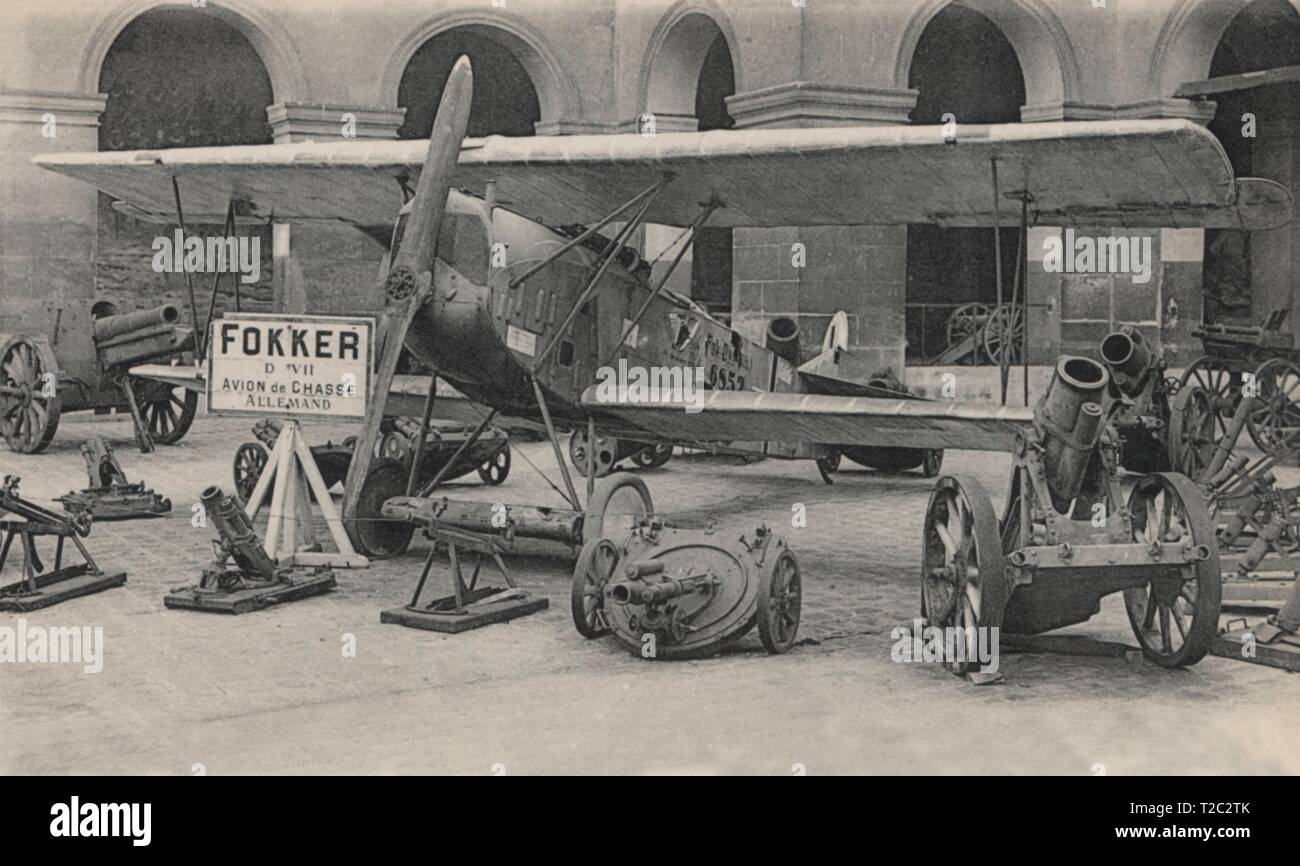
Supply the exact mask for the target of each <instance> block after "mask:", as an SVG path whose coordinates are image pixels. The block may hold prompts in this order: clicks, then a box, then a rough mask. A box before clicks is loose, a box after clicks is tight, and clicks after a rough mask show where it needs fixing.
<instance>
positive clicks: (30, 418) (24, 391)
mask: <svg viewBox="0 0 1300 866" xmlns="http://www.w3.org/2000/svg"><path fill="white" fill-rule="evenodd" d="M33 320H35V321H40V320H45V321H47V322H49V324H50V331H49V333H48V335H47V334H45V333H38V332H34V331H26V330H23V331H20V332H18V333H13V334H11V335H8V336H7V339H3V340H0V434H3V435H4V438H5V441H6V442H7V443H8V444H9V448H10V449H11V450H13V451H18V452H20V453H23V454H35V453H38V452H40V451H42V450H44V449H45V447H46V446H47V445H49V444H50V441H51V440H53V438H54V433H55V431H56V430H57V429H58V426H59V417H60V415H61V414H62V413H63V412H72V411H78V410H82V409H93V410H95V411H97V412H103V411H109V410H111V409H127V410H129V411H130V412H131V418H132V423H133V424H134V427H135V434H136V439H137V441H138V442H139V444H140V449H141V450H142V451H145V452H148V451H152V450H153V445H154V443H161V444H164V445H171V444H174V443H176V442H179V441H180V439H181V437H182V436H184V435H185V433H186V431H187V430H189V427H190V424H191V423H192V422H193V420H194V413H195V410H196V409H197V408H198V394H196V393H194V392H192V391H187V390H185V389H176V388H173V387H172V386H170V385H166V384H162V383H157V382H149V381H146V380H142V379H139V378H136V377H134V376H131V375H130V374H129V373H128V372H127V371H128V370H129V369H130V368H131V367H132V366H134V365H136V364H140V363H144V362H146V361H156V360H159V359H166V358H172V359H179V358H180V356H181V355H183V354H184V353H185V352H187V351H189V350H190V348H191V347H192V345H193V332H192V330H191V329H190V328H186V327H181V326H180V324H179V322H180V312H179V311H178V310H177V309H176V307H174V306H172V305H170V304H163V305H161V306H158V307H153V308H151V309H147V310H139V311H137V312H133V313H120V314H119V313H117V311H116V308H115V307H114V306H113V305H112V304H110V303H108V302H105V301H101V302H99V303H97V304H95V305H94V306H91V307H89V309H83V307H82V306H81V305H80V304H79V302H75V301H74V302H64V301H59V302H49V303H47V304H46V305H45V306H44V307H41V308H33V309H27V310H16V311H15V312H14V318H13V321H14V323H16V324H20V325H21V326H22V327H24V328H25V327H28V324H27V323H28V322H30V321H33ZM6 321H8V318H7V317H6Z"/></svg>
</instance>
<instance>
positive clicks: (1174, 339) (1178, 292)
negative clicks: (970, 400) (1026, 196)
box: [1020, 98, 1214, 366]
mask: <svg viewBox="0 0 1300 866" xmlns="http://www.w3.org/2000/svg"><path fill="white" fill-rule="evenodd" d="M1020 113H1021V119H1022V120H1023V121H1025V122H1031V121H1052V120H1113V119H1116V118H1126V119H1127V118H1134V119H1139V118H1165V117H1181V118H1186V119H1188V120H1193V121H1195V122H1197V123H1202V124H1203V123H1208V122H1209V121H1210V120H1212V119H1213V118H1214V104H1213V103H1206V102H1197V101H1191V100H1186V99H1173V98H1168V99H1150V100H1146V101H1143V102H1132V103H1123V104H1119V105H1103V104H1085V103H1080V102H1061V103H1056V104H1052V105H1026V106H1024V107H1023V108H1021V112H1020ZM1030 192H1033V190H1032V189H1031V190H1030ZM1066 237H1067V236H1066V233H1065V230H1063V229H1060V228H1048V227H1039V228H1034V229H1031V230H1030V232H1029V248H1028V251H1027V252H1028V261H1027V262H1026V267H1027V271H1026V276H1027V283H1026V284H1027V287H1028V292H1029V303H1030V311H1029V340H1030V344H1031V345H1030V347H1029V361H1030V363H1031V364H1051V363H1053V362H1054V361H1055V359H1056V355H1057V354H1058V353H1060V352H1065V353H1070V354H1082V355H1088V356H1090V357H1096V355H1097V349H1098V345H1099V342H1100V341H1101V339H1102V338H1103V337H1105V336H1106V334H1108V333H1109V332H1110V331H1111V330H1113V329H1114V328H1116V327H1118V326H1120V325H1135V326H1137V327H1138V328H1139V329H1140V330H1141V331H1142V332H1143V335H1144V336H1145V337H1147V338H1148V339H1151V340H1153V341H1157V342H1158V343H1159V344H1160V345H1161V346H1163V348H1164V351H1165V360H1166V362H1167V363H1168V364H1169V365H1170V366H1182V365H1183V364H1185V363H1187V362H1188V361H1190V360H1191V359H1192V358H1194V357H1196V356H1197V355H1199V354H1200V352H1201V345H1200V341H1199V340H1198V339H1197V338H1196V337H1194V336H1193V335H1192V330H1193V329H1194V328H1196V327H1198V326H1199V325H1200V324H1201V318H1202V310H1203V307H1204V299H1203V297H1202V294H1201V283H1202V279H1203V277H1202V264H1203V260H1204V258H1205V252H1204V247H1205V232H1204V230H1203V229H1170V228H1156V227H1151V228H1135V229H1112V228H1087V227H1080V228H1076V229H1074V231H1073V237H1074V238H1085V237H1086V238H1090V239H1092V240H1093V241H1094V242H1098V241H1101V240H1103V239H1105V238H1120V237H1123V238H1127V239H1128V240H1129V243H1131V244H1133V243H1136V244H1138V245H1139V246H1141V245H1142V244H1144V243H1149V244H1150V247H1151V256H1152V262H1151V279H1150V280H1149V281H1148V282H1145V283H1141V282H1137V281H1136V280H1135V279H1134V275H1133V274H1129V273H1112V272H1094V273H1049V272H1047V271H1046V270H1045V268H1044V257H1045V248H1044V243H1045V242H1046V240H1047V239H1048V238H1057V239H1058V240H1059V241H1060V242H1062V243H1064V242H1065V239H1066ZM1064 252H1065V254H1066V255H1071V254H1072V253H1071V250H1070V249H1069V248H1068V247H1067V248H1066V249H1065V250H1064Z"/></svg>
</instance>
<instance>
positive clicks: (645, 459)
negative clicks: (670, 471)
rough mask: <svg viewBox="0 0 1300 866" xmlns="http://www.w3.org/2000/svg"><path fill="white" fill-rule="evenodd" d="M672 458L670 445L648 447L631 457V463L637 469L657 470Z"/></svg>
mask: <svg viewBox="0 0 1300 866" xmlns="http://www.w3.org/2000/svg"><path fill="white" fill-rule="evenodd" d="M672 456H673V446H671V445H648V446H646V447H645V448H642V449H641V450H640V451H638V452H636V453H635V454H633V455H632V462H633V463H635V464H636V465H637V468H639V469H658V468H659V467H660V466H663V465H664V464H665V463H667V462H668V460H669V459H670V458H671V457H672Z"/></svg>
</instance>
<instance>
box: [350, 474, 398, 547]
mask: <svg viewBox="0 0 1300 866" xmlns="http://www.w3.org/2000/svg"><path fill="white" fill-rule="evenodd" d="M406 476H407V469H406V467H405V466H404V465H403V464H402V463H400V462H398V461H396V460H392V459H390V458H387V457H380V458H379V459H377V460H375V461H374V462H373V463H371V464H370V472H369V474H367V475H366V480H365V481H363V482H362V484H361V493H360V495H358V496H357V506H356V513H355V515H354V517H353V518H352V519H350V520H348V521H347V530H348V536H349V537H350V538H351V539H352V543H353V545H355V546H356V548H357V550H358V551H360V552H361V553H362V554H364V555H365V556H367V557H370V558H371V559H384V558H386V557H389V556H397V555H398V554H399V553H405V552H406V548H408V547H410V545H411V534H412V533H413V532H414V531H415V526H414V524H411V523H407V522H406V521H405V520H389V519H387V518H385V517H384V516H383V511H382V509H383V506H384V502H385V501H386V500H388V499H391V498H392V497H394V496H402V495H403V494H405V493H406Z"/></svg>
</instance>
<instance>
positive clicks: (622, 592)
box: [609, 574, 711, 604]
mask: <svg viewBox="0 0 1300 866" xmlns="http://www.w3.org/2000/svg"><path fill="white" fill-rule="evenodd" d="M710 580H711V576H710V575H708V574H698V575H692V576H690V577H682V578H677V579H671V578H670V579H668V580H661V581H656V582H654V583H648V582H646V581H644V580H641V579H640V578H637V579H635V580H625V581H621V582H619V583H613V584H610V587H609V597H610V599H612V600H613V601H614V603H615V604H661V603H663V602H665V601H668V600H669V599H672V598H677V597H678V596H680V595H686V594H687V593H691V592H695V591H696V590H697V589H699V588H700V587H701V586H702V585H703V584H705V583H706V582H708V581H710Z"/></svg>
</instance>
